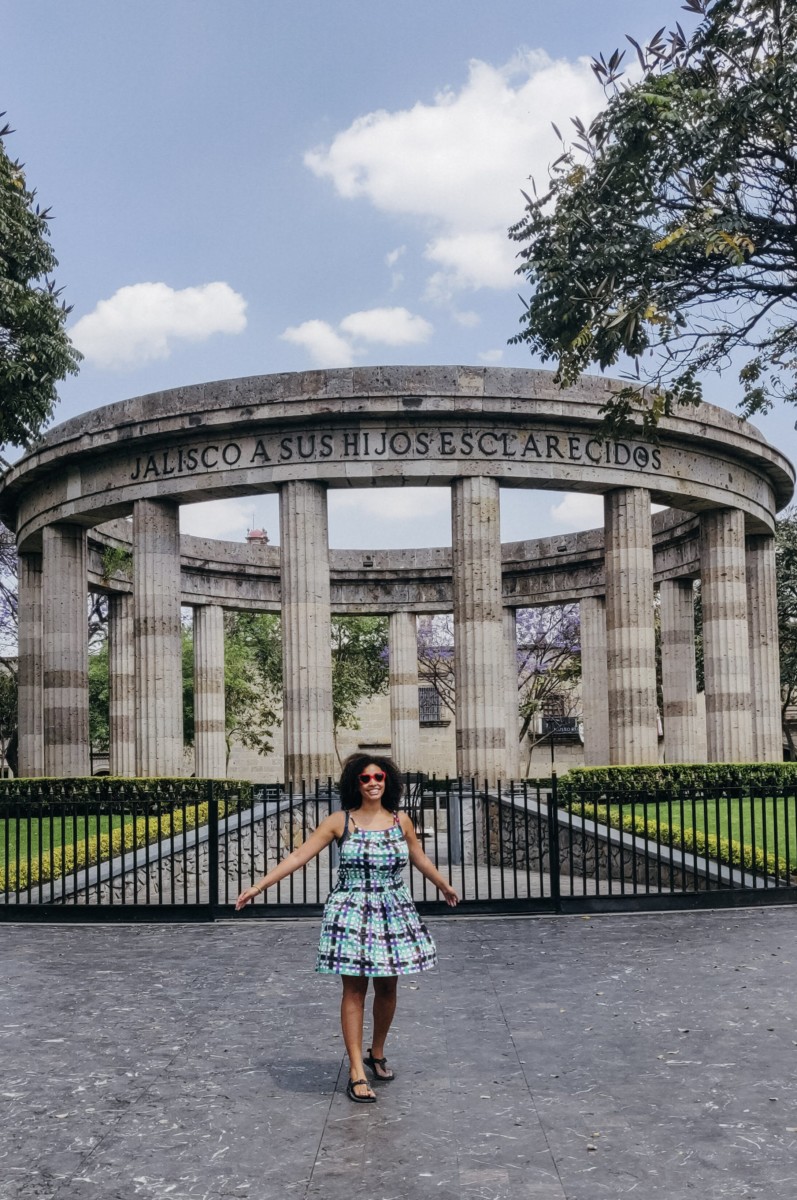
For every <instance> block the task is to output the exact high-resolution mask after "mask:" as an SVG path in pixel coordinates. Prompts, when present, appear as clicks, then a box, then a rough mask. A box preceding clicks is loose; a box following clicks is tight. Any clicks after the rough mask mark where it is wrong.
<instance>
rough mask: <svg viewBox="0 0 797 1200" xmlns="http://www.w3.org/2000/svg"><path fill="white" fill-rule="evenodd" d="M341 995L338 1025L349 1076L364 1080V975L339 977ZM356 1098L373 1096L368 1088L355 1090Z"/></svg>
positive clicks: (365, 977)
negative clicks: (347, 1060)
mask: <svg viewBox="0 0 797 1200" xmlns="http://www.w3.org/2000/svg"><path fill="white" fill-rule="evenodd" d="M341 980H342V982H343V995H342V997H341V1001H340V1025H341V1029H342V1030H343V1040H344V1042H345V1043H346V1053H347V1054H348V1056H349V1075H350V1077H351V1078H352V1079H365V1067H364V1066H363V1011H364V1009H365V993H366V992H367V991H368V977H367V976H366V975H341ZM357 1095H358V1096H373V1092H372V1091H371V1089H370V1088H369V1087H362V1088H358V1089H357Z"/></svg>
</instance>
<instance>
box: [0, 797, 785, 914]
mask: <svg viewBox="0 0 797 1200" xmlns="http://www.w3.org/2000/svg"><path fill="white" fill-rule="evenodd" d="M337 806H338V797H337V794H336V792H335V789H334V787H333V786H332V784H331V782H330V781H325V782H323V783H322V782H318V783H316V784H314V785H313V787H311V788H308V787H302V788H291V787H285V786H283V785H281V784H276V783H275V784H269V785H249V784H239V785H237V784H234V783H230V782H225V783H214V782H212V781H192V780H179V781H172V784H171V786H164V781H159V784H158V786H157V787H154V786H153V788H152V790H150V791H148V789H147V786H146V784H143V783H142V782H141V781H129V782H126V781H120V780H113V779H106V780H91V781H85V780H82V781H58V780H49V781H38V782H37V781H31V782H30V783H29V784H26V785H19V784H17V786H16V788H15V790H14V791H13V793H11V792H9V793H7V794H0V919H3V918H5V919H13V920H20V919H34V920H35V919H52V918H55V919H57V918H59V917H60V918H66V919H105V918H108V917H110V918H118V919H129V918H133V919H140V918H144V919H155V920H159V919H177V920H187V919H200V920H207V919H213V918H216V917H220V916H229V915H231V913H232V911H233V909H234V905H235V900H236V898H237V896H238V894H239V893H240V892H241V891H242V890H243V889H244V888H246V887H248V886H249V885H250V884H252V883H253V882H254V881H255V880H257V879H259V878H260V877H261V876H262V875H264V874H265V873H266V871H267V870H269V869H270V868H271V867H272V866H274V865H275V863H276V862H278V861H279V860H280V859H281V858H282V857H284V856H285V855H286V854H288V853H290V851H291V850H293V849H295V848H296V847H297V846H299V845H301V844H302V843H303V842H304V841H305V840H306V839H307V837H308V836H309V835H310V833H311V832H312V831H313V830H314V829H315V828H316V827H317V826H318V824H319V823H320V822H321V821H322V820H323V819H324V817H325V816H326V815H327V814H328V813H329V812H330V811H331V810H332V809H334V808H335V807H337ZM407 808H408V811H409V812H410V814H411V816H412V819H413V822H414V824H415V828H416V830H417V833H418V837H419V840H420V841H421V844H422V845H423V847H424V850H425V852H426V854H427V855H428V857H429V858H430V859H431V861H432V862H433V863H434V864H435V866H436V867H437V869H438V870H439V871H440V872H441V873H442V874H443V875H444V876H445V877H446V878H447V879H448V880H449V881H450V882H451V883H452V885H453V886H454V887H455V888H456V889H457V891H458V893H459V895H460V898H461V901H462V905H461V908H460V909H459V910H458V911H462V912H468V911H470V912H474V911H485V912H489V911H527V912H558V911H601V910H605V909H611V908H640V907H645V908H649V907H666V906H670V905H677V906H684V905H690V906H692V905H704V904H709V905H726V904H761V903H768V902H773V901H775V902H791V901H794V900H795V899H797V789H795V790H786V791H784V790H783V789H780V790H775V789H771V790H765V789H764V790H762V789H758V790H755V789H751V788H741V787H740V788H714V789H702V790H701V789H698V788H695V787H682V788H680V789H675V788H669V789H668V790H663V789H657V790H650V791H648V792H645V791H641V790H640V791H636V792H634V793H633V794H632V795H629V794H628V792H627V791H625V792H620V791H611V790H607V789H606V788H605V787H595V788H589V787H587V786H581V787H579V789H578V790H574V789H573V788H570V787H566V788H564V789H562V790H561V791H560V789H559V787H558V785H557V781H556V779H555V778H552V779H551V780H545V781H538V782H534V783H532V782H524V783H514V784H509V785H506V786H498V787H495V788H490V787H487V786H484V785H483V786H479V785H478V784H477V783H476V781H464V780H461V779H459V780H437V779H426V778H424V777H422V776H414V777H410V778H408V788H407ZM336 868H337V850H336V847H335V845H334V844H333V845H331V846H330V847H328V848H327V849H325V850H324V851H323V852H322V853H321V854H320V855H318V856H317V857H316V858H315V859H313V860H311V861H310V862H309V863H307V864H306V865H305V866H304V867H303V868H301V869H300V870H299V871H297V872H295V873H294V874H293V875H291V876H289V877H288V878H286V879H283V880H282V881H281V882H280V883H279V884H277V885H275V887H273V888H271V889H269V891H268V892H266V893H264V894H263V895H262V896H261V897H260V898H259V899H258V900H257V901H255V902H254V903H253V904H250V905H249V906H248V907H247V909H246V910H244V912H243V913H242V914H240V918H241V919H249V918H251V917H261V916H272V915H274V916H276V915H279V916H281V915H287V914H300V913H313V912H318V911H320V908H321V906H322V905H323V903H324V901H325V899H326V897H327V895H328V894H329V892H330V891H331V890H332V889H333V888H334V886H335V878H336ZM406 882H407V885H408V887H409V889H410V892H411V894H412V896H413V898H414V899H415V901H416V903H417V904H418V906H419V908H421V909H422V910H426V911H432V912H433V911H441V912H442V911H447V912H448V911H450V910H448V909H446V907H445V906H444V905H443V904H442V903H441V902H440V900H439V898H438V896H437V892H436V889H435V888H434V887H433V886H432V885H431V884H430V883H429V881H428V880H427V879H426V878H425V877H424V875H423V874H422V872H420V871H419V870H418V869H417V868H415V867H410V868H408V870H407V872H406Z"/></svg>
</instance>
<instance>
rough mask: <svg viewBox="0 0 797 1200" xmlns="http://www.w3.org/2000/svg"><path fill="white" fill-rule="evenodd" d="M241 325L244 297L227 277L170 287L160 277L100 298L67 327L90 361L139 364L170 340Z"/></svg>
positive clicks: (166, 350)
mask: <svg viewBox="0 0 797 1200" xmlns="http://www.w3.org/2000/svg"><path fill="white" fill-rule="evenodd" d="M245 328H246V301H245V300H244V298H243V296H240V295H239V294H238V293H237V292H235V291H233V289H232V288H231V287H230V285H229V284H228V283H205V284H202V285H201V286H199V287H188V288H182V289H181V290H179V291H175V289H174V288H170V287H169V286H168V284H165V283H135V284H131V285H130V286H128V287H123V288H119V290H118V291H117V292H115V293H114V294H113V296H111V297H110V299H109V300H101V301H100V302H99V304H98V305H97V307H96V308H95V309H94V311H93V312H90V313H87V314H86V316H84V317H81V318H80V320H79V321H76V322H75V324H74V325H73V326H72V328H71V329H70V331H69V333H70V336H71V338H72V340H73V342H74V343H75V345H76V346H77V348H78V349H79V350H80V351H82V353H83V354H84V355H85V356H86V359H87V360H88V361H89V362H91V363H93V364H94V365H95V366H98V367H103V368H106V369H113V368H125V367H136V366H141V365H143V364H145V363H148V362H153V361H154V360H156V359H162V358H168V357H169V355H170V354H171V352H172V348H173V345H174V343H175V342H180V341H185V342H202V341H205V339H206V338H209V337H212V336H213V334H216V333H241V332H242V331H243V330H244V329H245Z"/></svg>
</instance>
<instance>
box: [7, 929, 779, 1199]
mask: <svg viewBox="0 0 797 1200" xmlns="http://www.w3.org/2000/svg"><path fill="white" fill-rule="evenodd" d="M796 919H797V914H796V913H795V912H794V911H793V910H791V909H788V908H778V909H768V910H763V911H762V910H745V911H737V912H718V911H712V912H705V913H676V914H661V915H646V916H620V917H617V916H613V917H593V918H591V919H587V918H584V917H567V918H565V917H559V918H537V919H529V918H516V919H510V918H489V919H482V920H478V919H473V918H465V917H462V916H460V917H455V918H450V919H447V920H440V921H437V922H434V923H433V931H434V934H435V937H436V939H437V942H438V946H439V950H440V955H441V964H440V968H439V969H438V970H437V971H435V972H433V973H430V974H429V975H426V976H419V977H416V978H407V979H406V980H405V981H404V982H403V984H402V985H401V988H400V992H399V1013H398V1018H397V1023H396V1026H395V1035H394V1036H393V1038H392V1043H391V1045H390V1047H389V1049H390V1054H391V1060H392V1062H393V1064H394V1066H395V1068H396V1071H397V1075H398V1078H397V1080H396V1081H395V1082H394V1083H393V1084H389V1085H384V1084H383V1085H381V1087H379V1102H378V1103H377V1104H376V1105H373V1106H370V1107H361V1108H360V1107H355V1106H354V1105H353V1104H351V1103H350V1102H349V1101H348V1100H347V1099H346V1097H345V1095H344V1094H343V1086H344V1084H345V1078H346V1069H345V1067H344V1063H343V1053H342V1042H341V1037H340V1030H339V1027H338V1012H337V1008H338V990H339V989H338V985H337V981H335V980H331V979H324V978H321V977H319V976H316V975H315V974H314V973H313V970H312V966H313V956H314V949H315V941H316V936H317V924H316V923H315V922H309V921H307V922H306V921H301V922H279V923H277V922H273V923H271V922H263V921H246V922H244V921H242V920H239V921H237V922H230V923H221V924H217V925H215V926H185V925H172V926H165V925H163V926H143V925H142V926H120V927H111V926H107V925H106V926H84V927H80V926H32V925H28V926H26V925H23V924H19V925H6V926H4V927H2V928H1V929H0V949H1V951H2V963H3V971H2V981H1V982H0V1028H1V1029H2V1039H3V1040H2V1063H3V1074H2V1088H0V1097H1V1098H2V1107H0V1120H1V1121H2V1124H1V1125H0V1129H1V1130H2V1132H1V1133H0V1147H1V1148H0V1197H2V1200H51V1198H52V1200H73V1198H77V1197H80V1198H83V1200H117V1198H118V1200H131V1198H132V1197H137V1196H138V1197H142V1198H146V1200H156V1198H157V1200H160V1198H162V1197H164V1198H165V1197H169V1200H188V1198H189V1197H191V1198H194V1197H197V1198H198V1197H201V1198H202V1200H216V1197H244V1198H249V1197H252V1198H255V1197H256V1198H257V1200H276V1198H278V1197H280V1198H281V1197H294V1196H295V1197H318V1198H319V1200H343V1198H344V1197H345V1198H349V1197H360V1198H362V1200H415V1198H416V1197H418V1198H421V1197H435V1198H437V1200H510V1197H511V1198H512V1200H602V1198H604V1197H606V1198H608V1200H616V1198H618V1197H625V1196H633V1197H634V1198H635V1200H636V1198H637V1197H638V1198H639V1200H687V1198H689V1197H696V1198H697V1197H700V1200H715V1198H718V1197H744V1198H745V1200H751V1198H754V1197H764V1196H766V1197H767V1200H794V1196H795V1195H797V1161H796V1160H795V1144H796V1143H797V1084H796V1083H795V1070H794V1067H795V1063H797V1020H796V1019H795V1010H794V995H795V992H797V954H795V949H794V926H795V920H796Z"/></svg>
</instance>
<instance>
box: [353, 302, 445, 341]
mask: <svg viewBox="0 0 797 1200" xmlns="http://www.w3.org/2000/svg"><path fill="white" fill-rule="evenodd" d="M340 328H341V330H342V331H343V333H346V334H348V335H349V336H350V337H352V338H354V339H360V340H361V341H364V342H379V343H381V345H383V346H416V345H418V344H419V343H420V342H428V340H429V338H430V337H431V336H432V333H433V332H434V327H433V326H432V325H431V324H430V323H429V321H426V320H424V318H423V317H418V316H415V315H414V314H413V313H411V312H409V311H408V310H407V309H406V308H370V309H367V310H366V311H364V312H355V313H349V315H348V317H344V318H343V320H342V321H341V323H340Z"/></svg>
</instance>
